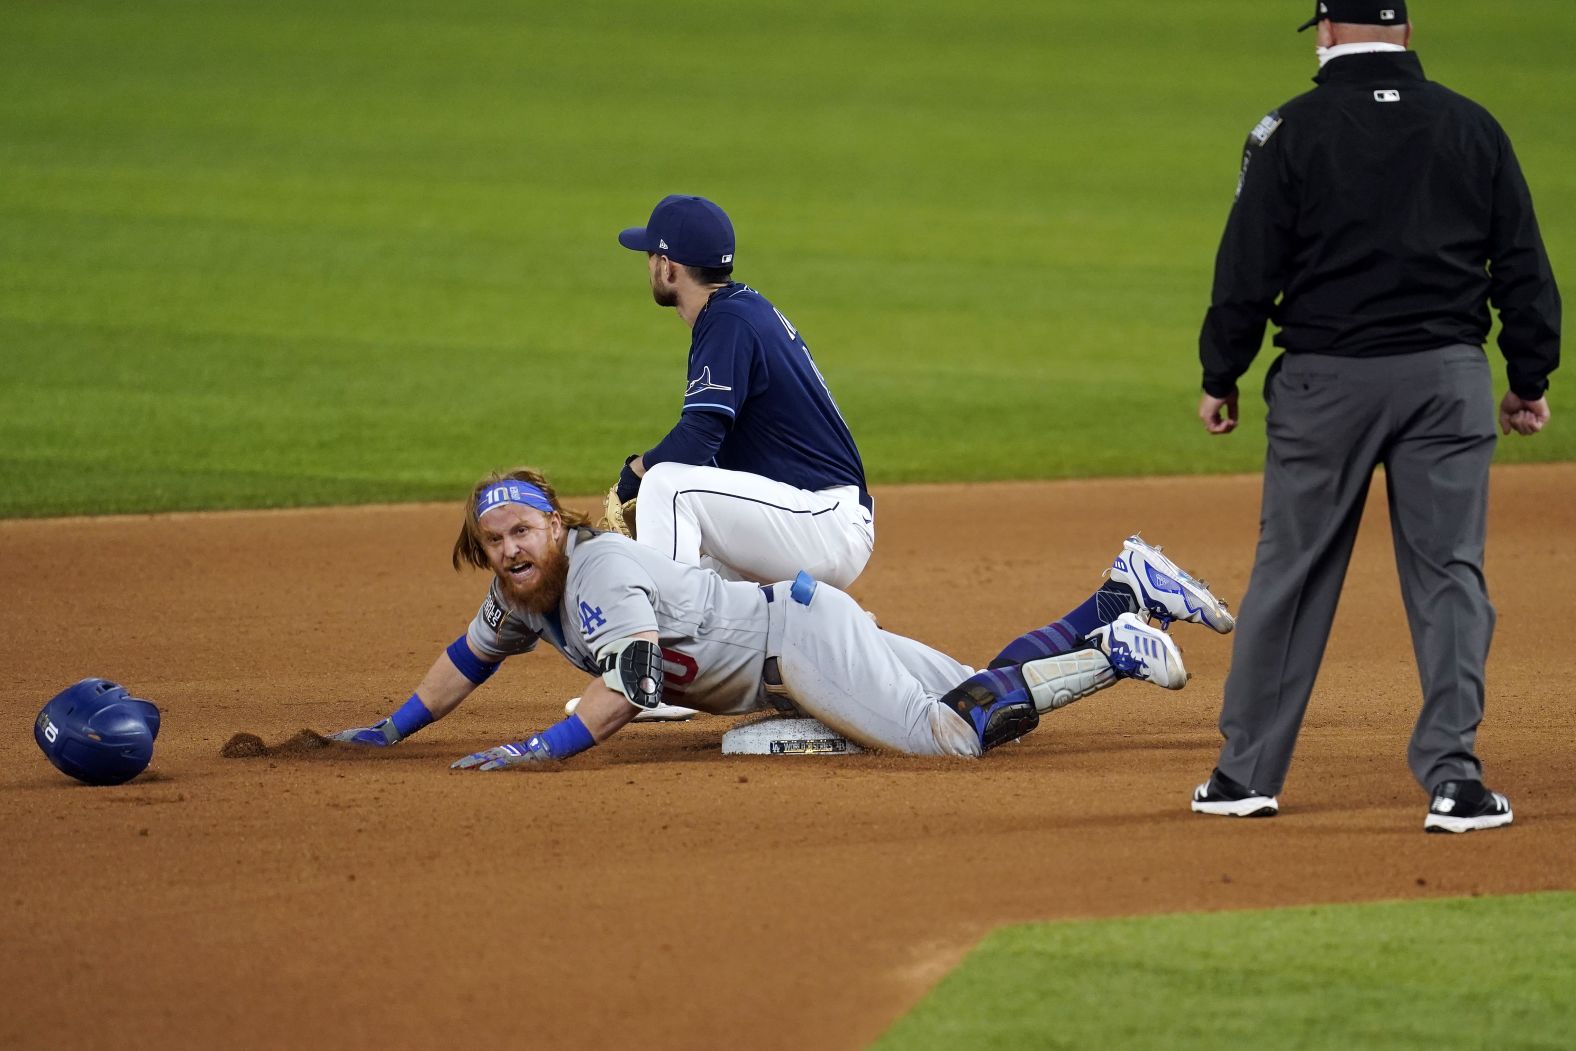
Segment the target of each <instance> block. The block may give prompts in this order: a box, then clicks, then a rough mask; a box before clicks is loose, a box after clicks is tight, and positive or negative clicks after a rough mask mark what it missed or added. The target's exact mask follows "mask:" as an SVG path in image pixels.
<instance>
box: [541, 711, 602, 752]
mask: <svg viewBox="0 0 1576 1051" xmlns="http://www.w3.org/2000/svg"><path fill="white" fill-rule="evenodd" d="M530 743H531V744H533V745H537V746H539V750H540V751H542V752H545V753H546V754H547V758H549V759H568V758H569V757H570V756H572V755H576V754H578V753H580V752H583V751H585V750H586V749H587V748H590V747H591V746H592V745H594V744H596V738H594V737H592V736H591V731H590V730H588V729H586V724H585V723H583V722H581V721H580V716H578V715H571V716H570V717H569V718H567V719H563V720H560V721H559V722H556V723H554V724H553V725H551V726H549V727H548V728H547V729H545V730H543V731H542V732H541V733H539V734H537V735H536V736H535V737H534V738H532V739H531V742H530ZM531 750H532V751H538V748H532V749H531Z"/></svg>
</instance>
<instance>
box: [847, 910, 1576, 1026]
mask: <svg viewBox="0 0 1576 1051" xmlns="http://www.w3.org/2000/svg"><path fill="white" fill-rule="evenodd" d="M1572 989H1576V894H1570V893H1557V894H1528V895H1522V896H1518V897H1504V898H1481V899H1468V898H1463V899H1443V900H1434V901H1418V902H1406V903H1382V904H1368V905H1349V906H1321V907H1317V908H1297V909H1278V910H1274V911H1269V912H1221V913H1209V914H1201V915H1182V916H1155V917H1147V918H1142V919H1123V920H1111V921H1106V922H1079V923H1057V924H1036V925H1032V926H1024V927H1013V928H1008V929H1005V930H1000V931H997V932H995V933H994V934H992V935H990V936H989V937H987V938H986V939H985V941H984V942H983V943H982V944H981V945H980V946H979V948H977V949H976V950H975V951H974V952H973V953H972V954H971V955H970V956H969V957H968V958H967V959H966V960H965V961H964V963H963V964H962V966H961V967H959V968H958V969H957V970H956V971H954V972H953V973H952V974H950V975H949V976H948V977H947V978H945V979H944V980H943V981H942V983H941V985H940V986H939V987H937V988H936V990H935V991H934V992H932V993H931V995H930V996H929V997H927V998H926V999H925V1000H924V1001H923V1002H921V1003H920V1004H919V1006H918V1007H916V1008H915V1009H914V1010H913V1011H912V1012H911V1013H910V1014H908V1015H907V1016H905V1017H904V1018H903V1019H901V1020H900V1021H899V1022H898V1023H897V1024H896V1025H894V1026H893V1027H892V1029H890V1030H889V1031H888V1032H887V1033H886V1034H885V1036H884V1037H883V1038H882V1039H881V1040H880V1041H879V1042H878V1043H876V1044H875V1048H876V1049H879V1051H899V1049H902V1051H918V1049H923V1048H937V1049H947V1051H952V1049H956V1048H970V1049H971V1051H979V1049H1009V1048H1010V1049H1019V1048H1036V1049H1042V1048H1043V1049H1049V1048H1079V1049H1083V1048H1101V1049H1117V1048H1145V1049H1147V1048H1166V1049H1168V1051H1184V1049H1191V1048H1198V1049H1201V1051H1203V1049H1209V1051H1227V1049H1237V1048H1241V1049H1244V1051H1262V1049H1279V1048H1331V1049H1340V1051H1346V1049H1350V1048H1365V1049H1366V1048H1384V1049H1402V1048H1416V1049H1417V1051H1438V1049H1439V1048H1483V1049H1493V1051H1509V1049H1513V1048H1550V1049H1552V1048H1568V1047H1570V1046H1571V1034H1572V1033H1573V1032H1576V997H1573V996H1572V995H1571V990H1572Z"/></svg>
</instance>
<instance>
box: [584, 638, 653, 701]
mask: <svg viewBox="0 0 1576 1051" xmlns="http://www.w3.org/2000/svg"><path fill="white" fill-rule="evenodd" d="M597 667H599V668H601V669H602V681H603V682H605V683H607V686H608V689H610V690H612V691H613V692H615V693H621V694H623V695H624V697H625V699H627V700H628V701H629V703H630V704H633V705H634V706H635V707H636V708H655V707H656V706H657V705H659V704H661V703H662V649H661V647H659V646H658V645H657V644H656V643H655V642H652V641H650V640H649V639H620V640H619V641H617V642H614V643H611V644H610V645H608V646H607V648H606V649H604V650H603V651H602V652H601V653H600V654H599V655H598V656H597Z"/></svg>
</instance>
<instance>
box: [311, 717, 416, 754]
mask: <svg viewBox="0 0 1576 1051" xmlns="http://www.w3.org/2000/svg"><path fill="white" fill-rule="evenodd" d="M328 739H329V740H330V741H339V742H340V743H341V744H361V745H368V746H370V747H373V748H386V747H388V746H389V745H391V744H396V743H398V741H399V740H400V734H399V731H398V730H396V729H394V721H393V720H392V719H384V720H383V721H382V722H377V723H373V724H372V725H371V726H356V727H352V728H351V729H349V730H341V731H339V732H338V733H337V734H329V735H328Z"/></svg>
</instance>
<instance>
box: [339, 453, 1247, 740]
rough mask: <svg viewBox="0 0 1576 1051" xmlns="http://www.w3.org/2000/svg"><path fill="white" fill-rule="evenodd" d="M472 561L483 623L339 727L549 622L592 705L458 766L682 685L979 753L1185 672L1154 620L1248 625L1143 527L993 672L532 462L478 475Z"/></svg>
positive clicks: (476, 666)
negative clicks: (1063, 610) (482, 578)
mask: <svg viewBox="0 0 1576 1051" xmlns="http://www.w3.org/2000/svg"><path fill="white" fill-rule="evenodd" d="M464 564H470V565H473V566H476V567H477V568H487V569H491V570H492V572H493V577H494V579H493V581H492V584H491V586H490V587H489V588H488V592H487V595H486V598H485V599H484V600H483V602H482V604H481V608H480V610H479V611H478V612H477V614H476V617H475V619H474V620H472V621H471V624H470V627H469V629H468V630H467V631H466V632H465V633H464V634H462V635H461V636H460V637H459V638H457V639H455V640H454V642H453V643H451V644H450V645H449V647H448V648H447V649H446V650H445V651H444V653H443V654H442V655H440V656H439V657H438V659H437V660H436V661H435V662H434V664H433V665H432V668H431V669H430V670H429V671H428V672H427V675H426V677H425V678H423V679H422V681H421V683H420V685H419V686H418V687H417V689H416V692H415V693H414V694H413V695H412V696H411V698H410V700H408V701H406V702H405V704H403V705H402V706H401V707H400V708H399V709H398V710H397V711H395V712H394V713H393V714H392V715H390V716H389V717H388V718H386V719H384V720H382V721H381V722H378V723H376V724H375V725H373V726H368V727H360V728H355V729H349V730H344V731H341V732H340V733H338V734H335V735H334V738H335V739H336V740H339V741H343V742H348V743H354V744H362V745H370V746H385V745H391V744H395V743H397V742H399V741H401V740H403V739H404V738H406V737H409V736H410V735H411V734H413V733H415V732H416V731H417V730H420V729H421V728H422V727H424V726H426V725H427V724H428V723H431V722H432V721H433V720H435V719H441V718H442V717H443V716H445V715H447V714H448V713H449V712H451V711H453V710H454V708H455V707H456V706H457V705H458V704H459V703H460V702H461V701H463V700H464V699H465V698H466V697H467V696H469V695H470V693H471V691H473V690H474V689H475V688H476V687H477V686H479V685H481V684H482V683H483V682H486V681H487V679H488V677H489V676H491V675H492V674H493V673H494V672H495V671H496V670H497V669H498V666H499V664H500V663H501V662H502V661H503V660H504V658H506V657H509V656H511V655H513V654H516V653H525V652H527V651H529V650H532V649H534V648H535V647H536V645H537V643H538V641H539V640H543V639H545V640H546V641H547V643H548V644H549V645H551V646H552V647H553V648H554V649H556V650H558V651H559V652H560V653H562V654H563V655H564V657H565V658H566V659H568V660H569V661H570V663H572V664H574V665H575V666H576V667H578V668H580V669H581V670H582V671H584V672H586V673H587V674H588V675H591V676H593V678H592V680H591V682H590V683H589V685H588V686H587V687H586V690H585V692H584V695H583V700H582V701H581V703H580V705H579V706H578V707H577V709H576V710H575V712H574V713H573V714H572V715H570V716H569V717H568V718H566V719H564V720H562V721H560V722H558V723H556V724H554V725H553V726H550V727H548V728H547V729H545V730H543V731H541V732H540V733H538V734H536V735H535V736H532V737H529V738H527V739H525V740H523V741H518V742H515V743H513V744H505V745H501V746H499V747H497V748H492V749H489V750H487V751H484V752H477V753H476V754H474V755H469V756H466V757H465V758H463V759H460V760H458V761H457V762H456V763H455V764H454V766H456V767H459V768H476V769H482V770H496V769H501V768H503V767H508V766H513V765H516V764H520V763H533V762H543V761H552V760H561V759H567V758H568V757H570V756H572V755H574V754H576V753H577V752H583V751H585V750H586V749H588V748H590V747H592V746H593V745H595V744H598V743H599V742H601V741H605V740H606V739H607V738H608V737H609V736H611V735H612V734H613V733H615V732H617V731H618V729H619V728H620V727H622V726H624V725H625V724H626V723H628V722H629V721H630V720H631V719H632V718H634V716H635V714H636V713H637V712H639V711H642V710H645V709H648V708H650V707H651V706H653V705H656V704H660V703H662V702H663V700H664V699H669V700H672V699H678V700H680V701H682V703H684V704H686V705H691V706H694V707H696V708H698V709H700V710H702V711H706V712H711V713H713V714H717V715H740V714H745V713H748V712H753V711H759V710H765V709H769V708H771V707H776V708H778V709H780V710H788V711H792V710H797V711H798V712H800V713H802V714H804V715H808V716H811V717H813V718H815V719H818V720H820V721H821V722H822V723H824V724H826V725H827V726H829V727H831V728H832V729H834V730H836V731H838V732H840V733H842V734H843V735H845V736H847V737H848V738H849V739H850V740H853V741H855V742H857V743H859V744H861V745H864V746H866V747H871V748H884V749H890V750H893V751H899V752H905V753H908V754H911V755H958V756H978V755H981V754H983V753H984V752H987V751H989V750H990V749H991V748H993V747H995V746H996V745H999V744H1001V743H1003V742H1005V741H1010V740H1013V739H1015V738H1018V737H1021V736H1023V735H1024V734H1026V733H1028V732H1029V731H1030V730H1032V729H1034V728H1035V726H1036V725H1038V723H1039V719H1040V716H1041V715H1042V714H1043V713H1045V712H1048V711H1052V710H1054V709H1056V708H1060V707H1062V706H1063V705H1066V704H1068V703H1070V702H1072V701H1075V700H1077V699H1078V698H1080V697H1084V696H1087V695H1088V694H1090V693H1093V692H1095V691H1097V690H1101V689H1104V688H1105V687H1107V686H1110V685H1112V684H1114V683H1115V682H1117V681H1118V680H1119V679H1140V680H1143V681H1145V682H1150V683H1153V684H1155V685H1157V686H1161V687H1164V688H1166V689H1172V690H1176V689H1181V688H1182V686H1183V685H1184V684H1185V683H1186V681H1187V672H1186V670H1185V669H1184V668H1183V665H1182V656H1181V654H1180V653H1179V652H1178V650H1177V647H1176V644H1175V643H1174V642H1173V641H1172V640H1171V637H1170V636H1169V635H1167V634H1166V633H1165V632H1164V631H1162V630H1160V628H1159V627H1156V626H1155V625H1154V624H1153V623H1151V621H1152V620H1159V621H1160V622H1161V626H1164V625H1166V624H1169V623H1170V621H1172V620H1188V621H1193V622H1196V623H1203V624H1207V625H1209V626H1211V627H1213V628H1215V630H1217V631H1220V632H1226V631H1229V630H1231V626H1232V622H1231V617H1230V614H1229V613H1227V612H1226V611H1225V607H1224V604H1223V603H1221V602H1219V600H1217V599H1216V598H1215V597H1214V595H1212V594H1211V593H1210V592H1209V589H1208V588H1207V587H1206V586H1205V585H1203V584H1202V583H1200V582H1199V581H1197V580H1194V579H1193V578H1192V577H1191V576H1189V575H1188V574H1186V573H1184V572H1182V571H1181V570H1180V569H1179V568H1178V567H1177V566H1176V565H1175V564H1174V563H1172V562H1171V561H1170V560H1168V559H1167V558H1166V557H1165V556H1164V555H1162V554H1160V552H1159V550H1158V549H1157V548H1153V547H1150V546H1149V545H1147V544H1144V543H1143V542H1142V541H1140V540H1138V538H1136V537H1134V538H1130V539H1129V540H1128V541H1127V543H1126V544H1124V546H1123V550H1122V554H1121V555H1120V556H1118V558H1117V560H1116V564H1115V565H1114V567H1113V569H1112V571H1111V579H1110V580H1108V581H1107V582H1106V583H1105V584H1104V585H1103V586H1102V587H1101V588H1100V590H1099V591H1097V592H1095V593H1094V594H1093V595H1092V596H1090V598H1089V599H1088V600H1087V601H1086V602H1084V603H1083V604H1082V605H1081V606H1079V607H1078V608H1077V609H1075V610H1073V611H1072V612H1070V613H1068V614H1067V615H1066V616H1065V617H1063V618H1061V619H1060V620H1057V621H1055V622H1053V623H1050V624H1047V625H1045V626H1043V627H1040V628H1037V629H1035V630H1033V631H1031V632H1028V633H1027V634H1025V635H1022V636H1019V637H1018V638H1017V639H1014V640H1013V641H1012V642H1011V643H1009V644H1008V645H1007V647H1006V648H1005V649H1003V650H1002V652H1001V653H1000V654H999V655H998V656H997V657H996V659H995V660H993V661H992V662H991V665H990V667H988V668H986V669H984V670H980V671H976V670H975V669H974V668H970V667H968V666H967V665H964V664H960V663H959V662H958V661H955V660H953V659H952V658H951V657H948V656H947V655H946V654H944V653H940V652H938V651H937V650H934V649H931V648H930V647H929V646H925V645H923V644H922V643H919V642H915V641H914V640H912V639H908V638H905V637H903V636H901V635H894V634H892V633H891V632H887V631H882V630H881V629H880V628H878V627H877V626H876V625H875V623H874V622H872V621H871V620H870V618H869V617H867V616H866V615H865V613H864V611H863V610H861V609H860V608H859V606H858V604H857V603H855V602H854V600H853V599H852V598H850V597H849V596H848V595H846V594H844V593H843V592H842V591H839V590H838V589H836V588H834V587H832V586H831V585H829V584H824V583H818V582H817V581H816V580H815V579H814V578H812V577H810V576H809V575H808V574H804V573H801V574H799V576H798V578H797V579H795V580H792V581H783V582H779V583H775V584H769V585H765V586H762V585H757V584H754V583H750V582H744V581H729V580H724V579H723V578H722V577H721V576H719V575H718V574H717V573H715V572H713V571H711V570H709V569H705V568H702V567H699V566H689V565H683V564H681V563H678V562H674V561H673V560H671V559H669V558H667V557H664V556H663V555H662V554H660V553H658V552H655V551H652V550H651V549H649V548H647V547H644V546H642V545H640V544H637V543H635V542H633V541H631V540H629V539H628V538H626V537H623V536H620V535H618V534H617V533H611V532H601V531H598V530H595V529H592V528H590V527H588V526H587V525H586V524H585V521H584V519H583V517H582V516H581V515H579V514H577V513H576V512H573V511H568V510H565V509H564V508H563V507H561V506H560V504H559V502H558V498H557V496H556V495H555V494H554V492H553V490H552V487H551V486H549V485H548V483H547V481H546V480H545V479H544V478H543V477H542V476H541V475H540V474H538V473H537V472H535V471H532V470H528V469H517V470H514V471H510V472H508V473H507V474H494V475H491V476H489V477H488V478H485V479H483V480H482V481H481V482H479V483H478V484H477V485H476V487H475V488H474V490H473V491H472V494H471V497H470V499H469V500H468V501H467V504H466V509H465V517H464V523H463V525H462V527H461V529H460V534H459V538H458V539H457V540H456V541H455V544H454V565H455V568H456V569H458V568H460V566H462V565H464Z"/></svg>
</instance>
